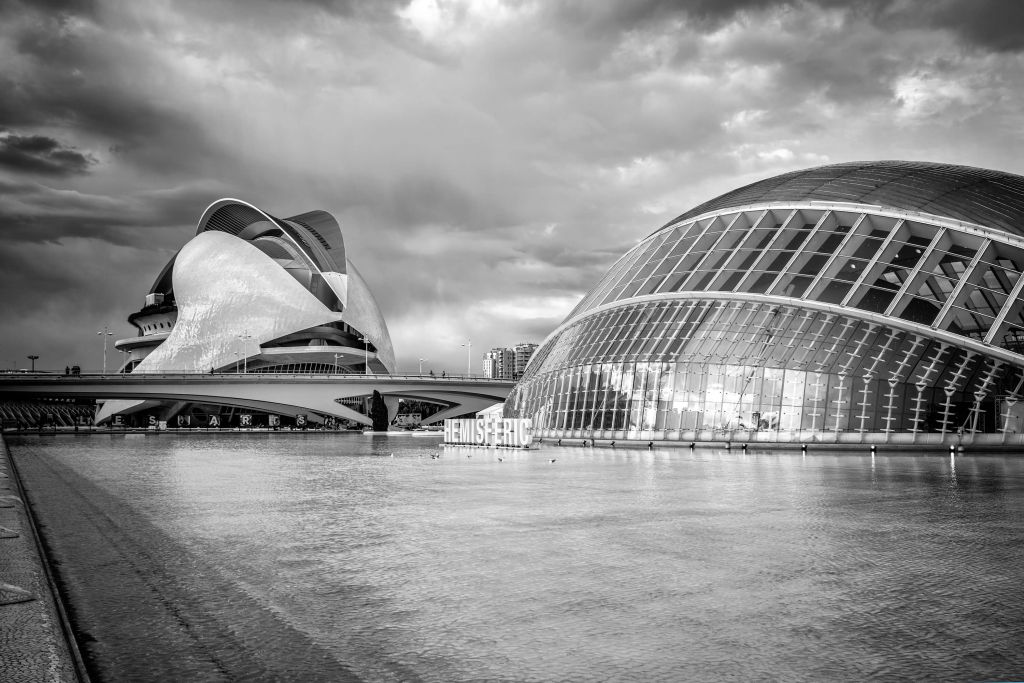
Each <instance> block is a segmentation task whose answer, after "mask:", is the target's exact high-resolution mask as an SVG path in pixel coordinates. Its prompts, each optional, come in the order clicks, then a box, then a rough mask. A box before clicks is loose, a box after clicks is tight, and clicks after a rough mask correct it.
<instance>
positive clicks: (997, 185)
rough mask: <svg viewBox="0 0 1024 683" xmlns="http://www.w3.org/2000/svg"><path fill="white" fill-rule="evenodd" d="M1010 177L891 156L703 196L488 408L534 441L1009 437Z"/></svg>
mask: <svg viewBox="0 0 1024 683" xmlns="http://www.w3.org/2000/svg"><path fill="white" fill-rule="evenodd" d="M1022 268H1024V177H1021V176H1017V175H1012V174H1008V173H1002V172H999V171H991V170H984V169H978V168H969V167H963V166H952V165H943V164H933V163H919V162H905V161H875V162H855V163H844V164H835V165H829V166H822V167H819V168H812V169H807V170H801V171H796V172H792V173H786V174H783V175H780V176H776V177H774V178H769V179H767V180H762V181H760V182H756V183H753V184H751V185H747V186H746V187H742V188H739V189H737V190H734V191H732V192H728V193H726V194H724V195H722V196H720V197H717V198H715V199H712V200H710V201H708V202H705V203H704V204H701V205H699V206H697V207H695V208H693V209H691V210H689V211H687V212H686V213H684V214H682V215H680V216H679V217H678V218H676V219H674V220H672V221H670V222H669V223H668V224H666V225H664V226H663V227H661V228H659V229H658V230H656V231H654V232H653V233H652V234H651V235H649V236H648V237H647V238H646V239H644V240H643V241H641V242H640V243H639V244H637V245H636V246H635V247H634V248H632V249H630V250H629V251H628V252H627V253H626V254H625V255H623V256H622V258H620V259H619V260H618V261H617V262H616V263H615V264H614V265H613V266H612V267H611V269H610V270H609V271H608V272H607V273H606V274H605V276H604V277H603V278H602V279H601V281H600V282H599V283H598V284H597V286H596V287H594V289H593V290H592V291H590V292H589V293H588V294H587V295H586V296H585V297H584V298H583V300H582V301H581V302H580V303H579V305H578V306H576V308H575V309H574V310H573V311H572V312H571V313H570V314H569V316H568V317H567V318H566V319H565V321H564V322H562V324H561V325H560V326H559V327H558V328H557V329H556V330H555V331H554V332H553V333H552V334H551V335H550V336H549V337H548V338H547V339H546V340H545V341H544V343H543V344H542V345H541V347H540V348H539V349H538V350H537V352H536V353H535V354H534V356H533V358H532V360H531V362H530V364H529V366H528V368H527V370H526V372H525V374H524V376H523V378H522V380H521V381H520V383H519V384H518V385H517V386H516V388H515V389H514V390H513V392H512V394H511V395H510V396H509V399H508V401H507V402H506V407H505V413H506V416H508V417H525V418H532V419H533V420H534V429H535V434H536V435H537V436H540V437H558V438H573V437H578V438H583V439H592V438H598V439H602V438H603V439H616V440H620V439H626V440H628V439H637V440H643V441H659V440H666V441H688V442H693V441H718V442H721V441H723V440H727V441H740V442H748V441H749V442H808V441H819V442H826V443H893V444H895V443H900V444H902V443H908V444H910V443H912V444H924V445H946V444H953V443H974V444H991V445H1000V444H1017V443H1020V440H1019V437H1018V435H1017V434H1018V432H1020V431H1021V430H1022V429H1024V410H1022V407H1021V405H1019V403H1018V402H1019V400H1020V398H1021V397H1022V395H1024V315H1022V312H1024V298H1022V297H1021V292H1022V289H1024V278H1021V269H1022Z"/></svg>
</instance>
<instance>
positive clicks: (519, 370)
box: [483, 342, 537, 379]
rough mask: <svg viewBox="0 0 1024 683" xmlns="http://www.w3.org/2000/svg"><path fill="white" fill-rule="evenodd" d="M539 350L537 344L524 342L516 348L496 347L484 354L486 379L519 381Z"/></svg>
mask: <svg viewBox="0 0 1024 683" xmlns="http://www.w3.org/2000/svg"><path fill="white" fill-rule="evenodd" d="M536 349H537V345H536V344H532V343H528V342H522V343H520V344H516V345H515V347H514V348H511V349H507V348H501V347H496V348H493V349H491V350H490V351H488V352H487V353H486V354H484V357H483V373H484V377H491V378H493V379H519V378H520V377H522V376H523V372H524V371H525V370H526V365H527V364H528V363H529V362H530V357H531V356H533V352H534V351H535V350H536Z"/></svg>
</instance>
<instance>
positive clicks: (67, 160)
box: [0, 132, 96, 176]
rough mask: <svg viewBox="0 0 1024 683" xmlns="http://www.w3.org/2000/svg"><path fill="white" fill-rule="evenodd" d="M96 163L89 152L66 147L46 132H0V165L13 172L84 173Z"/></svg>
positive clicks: (61, 174)
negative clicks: (45, 133)
mask: <svg viewBox="0 0 1024 683" xmlns="http://www.w3.org/2000/svg"><path fill="white" fill-rule="evenodd" d="M95 163H96V159H95V158H94V157H92V156H91V155H87V154H82V153H81V152H79V151H77V150H75V149H73V148H71V147H65V146H64V145H62V144H61V143H60V142H58V141H57V140H54V139H53V138H49V137H46V136H45V135H25V136H23V135H13V134H9V135H6V136H3V133H2V132H0V166H2V167H5V168H8V169H10V170H12V171H15V172H28V173H39V174H43V175H53V176H66V175H76V174H81V173H85V172H86V171H88V170H89V167H90V166H92V165H93V164H95Z"/></svg>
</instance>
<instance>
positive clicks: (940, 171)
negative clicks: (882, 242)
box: [663, 161, 1024, 236]
mask: <svg viewBox="0 0 1024 683" xmlns="http://www.w3.org/2000/svg"><path fill="white" fill-rule="evenodd" d="M807 201H821V202H837V203H838V202H841V203H854V204H867V205H876V206H881V207H889V208H893V209H899V210H904V211H915V212H921V213H927V214H932V215H936V216H943V217H946V218H951V219H955V220H959V221H965V222H968V223H975V224H978V225H983V226H987V227H990V228H996V229H999V230H1002V231H1004V232H1007V233H1010V234H1013V235H1017V236H1024V176H1019V175H1015V174H1012V173H1004V172H1001V171H992V170H989V169H983V168H975V167H971V166H956V165H953V164H935V163H929V162H921V161H855V162H848V163H842V164H831V165H828V166H817V167H815V168H808V169H803V170H800V171H792V172H790V173H783V174H782V175H777V176H773V177H771V178H767V179H765V180H759V181H757V182H755V183H751V184H749V185H746V186H744V187H740V188H737V189H735V190H732V191H730V192H726V193H725V194H723V195H720V196H718V197H716V198H714V199H711V200H709V201H707V202H704V203H703V204H700V205H698V206H696V207H694V208H692V209H690V210H689V211H687V212H686V213H684V214H682V215H680V216H677V217H676V218H674V219H673V220H671V221H669V222H668V223H666V224H665V226H663V227H667V226H669V225H673V224H675V223H678V222H680V221H683V220H686V219H689V218H694V217H696V216H700V215H702V214H706V213H711V212H715V211H721V210H724V209H728V208H731V207H739V206H745V205H751V204H759V203H765V202H807Z"/></svg>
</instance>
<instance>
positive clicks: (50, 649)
mask: <svg viewBox="0 0 1024 683" xmlns="http://www.w3.org/2000/svg"><path fill="white" fill-rule="evenodd" d="M23 498H24V491H22V489H21V486H20V485H19V482H18V479H17V473H16V470H15V469H14V468H13V466H12V463H11V455H10V452H9V451H8V450H7V444H6V443H5V442H4V441H3V437H2V436H0V680H3V681H19V682H21V683H36V682H37V681H39V682H42V681H48V682H49V681H56V682H61V683H63V682H65V681H67V682H78V681H85V680H87V678H86V674H85V672H84V667H82V666H81V665H80V661H81V659H80V657H78V653H77V650H76V649H75V646H74V644H73V643H71V644H69V640H68V637H67V636H66V633H67V629H66V626H65V624H66V621H65V620H64V619H63V618H62V614H63V612H62V610H61V609H60V606H59V604H58V602H57V600H56V599H55V589H54V588H53V584H52V581H51V578H50V575H49V574H48V572H47V569H46V565H45V564H44V560H43V557H42V551H41V549H40V546H39V543H38V541H37V536H36V532H35V528H34V525H33V521H32V517H31V511H30V510H28V509H27V508H26V505H25V501H24V499H23ZM76 663H77V664H78V665H76Z"/></svg>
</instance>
